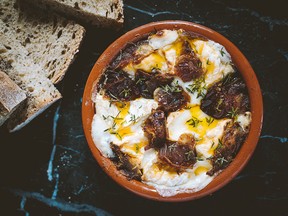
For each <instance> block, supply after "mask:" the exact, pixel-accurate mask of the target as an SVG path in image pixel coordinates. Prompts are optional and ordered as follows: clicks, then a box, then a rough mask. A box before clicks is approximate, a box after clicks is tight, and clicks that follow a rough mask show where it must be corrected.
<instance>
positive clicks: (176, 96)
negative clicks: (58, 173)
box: [92, 29, 251, 196]
mask: <svg viewBox="0 0 288 216" xmlns="http://www.w3.org/2000/svg"><path fill="white" fill-rule="evenodd" d="M92 97H93V98H92V99H93V101H94V103H95V115H94V118H93V123H92V137H93V140H94V142H95V145H96V147H97V148H98V149H99V151H100V152H101V154H102V155H103V156H104V157H108V158H110V159H111V160H112V161H113V162H114V164H115V166H116V167H117V168H118V169H119V170H121V171H122V173H123V174H124V175H125V176H127V178H129V179H135V180H138V181H141V182H143V183H145V184H147V185H150V186H153V187H154V188H155V189H156V191H157V192H158V193H159V194H160V195H161V196H173V195H176V194H178V193H189V192H196V191H199V190H201V189H203V188H204V187H205V186H207V185H208V184H209V183H210V182H211V181H212V180H213V178H214V177H215V176H216V175H217V174H219V173H220V172H221V170H223V169H224V168H225V167H227V166H228V165H229V163H230V162H231V161H232V160H233V158H234V157H235V155H236V154H237V152H238V149H239V147H240V146H241V144H242V143H243V142H244V140H245V138H246V135H247V134H248V132H249V127H250V122H251V113H250V111H249V110H250V106H249V98H248V94H247V89H246V86H245V83H244V82H243V80H242V78H241V76H240V74H239V72H237V70H236V68H235V67H234V65H233V62H232V61H231V57H230V54H229V53H228V52H227V51H226V49H225V48H224V47H223V46H222V45H220V44H218V43H216V42H214V41H211V40H208V39H206V38H204V37H202V36H199V35H196V34H194V33H191V32H187V31H184V30H182V29H179V30H160V31H157V32H154V33H151V34H150V35H149V36H147V37H145V38H143V39H141V40H139V41H137V42H135V43H129V44H127V46H126V48H125V49H124V50H122V51H121V52H120V53H119V54H118V55H117V57H116V58H115V59H114V60H113V62H111V64H110V65H109V66H108V67H107V69H106V71H105V72H104V73H103V74H102V75H101V77H100V79H99V80H97V85H96V89H95V92H93V96H92Z"/></svg>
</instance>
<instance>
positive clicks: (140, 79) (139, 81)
mask: <svg viewBox="0 0 288 216" xmlns="http://www.w3.org/2000/svg"><path fill="white" fill-rule="evenodd" d="M143 81H145V78H139V79H138V80H137V81H136V85H138V84H142V83H143Z"/></svg>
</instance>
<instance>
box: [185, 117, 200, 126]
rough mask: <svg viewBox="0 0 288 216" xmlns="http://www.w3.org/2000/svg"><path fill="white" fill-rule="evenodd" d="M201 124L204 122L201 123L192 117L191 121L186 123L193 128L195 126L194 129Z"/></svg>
mask: <svg viewBox="0 0 288 216" xmlns="http://www.w3.org/2000/svg"><path fill="white" fill-rule="evenodd" d="M200 122H202V121H200V120H199V119H198V118H196V117H194V116H192V118H191V119H189V120H187V121H186V123H187V124H188V125H191V126H193V127H197V126H198V125H199V123H200Z"/></svg>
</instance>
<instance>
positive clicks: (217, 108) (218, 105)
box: [216, 98, 223, 112]
mask: <svg viewBox="0 0 288 216" xmlns="http://www.w3.org/2000/svg"><path fill="white" fill-rule="evenodd" d="M222 103H223V99H222V98H220V100H218V102H217V106H216V110H217V111H218V112H220V111H221V110H220V109H219V107H220V106H221V104H222Z"/></svg>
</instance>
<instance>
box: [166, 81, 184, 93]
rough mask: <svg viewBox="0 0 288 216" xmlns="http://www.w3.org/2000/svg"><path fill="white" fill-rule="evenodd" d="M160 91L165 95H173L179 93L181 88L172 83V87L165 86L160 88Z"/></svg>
mask: <svg viewBox="0 0 288 216" xmlns="http://www.w3.org/2000/svg"><path fill="white" fill-rule="evenodd" d="M162 89H163V90H164V91H165V92H167V93H173V92H181V91H182V88H181V87H180V86H179V84H178V82H176V83H172V85H168V84H167V85H165V86H162Z"/></svg>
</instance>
